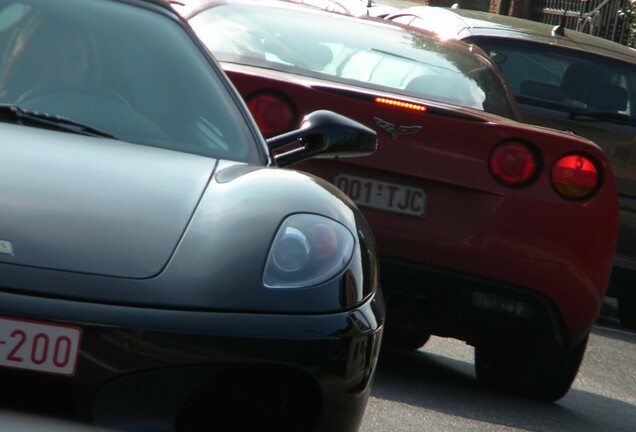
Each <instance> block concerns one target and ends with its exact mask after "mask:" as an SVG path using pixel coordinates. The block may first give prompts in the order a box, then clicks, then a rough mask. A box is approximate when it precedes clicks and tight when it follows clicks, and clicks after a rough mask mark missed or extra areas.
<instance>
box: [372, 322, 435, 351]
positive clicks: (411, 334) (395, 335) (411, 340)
mask: <svg viewBox="0 0 636 432" xmlns="http://www.w3.org/2000/svg"><path fill="white" fill-rule="evenodd" d="M430 338H431V335H430V334H426V333H420V332H416V331H409V330H391V329H389V328H388V327H387V329H386V330H385V332H384V336H383V337H382V343H383V344H384V345H386V346H388V347H391V348H399V349H404V350H409V351H416V350H418V349H420V348H422V347H423V346H424V345H425V344H426V342H428V340H429V339H430Z"/></svg>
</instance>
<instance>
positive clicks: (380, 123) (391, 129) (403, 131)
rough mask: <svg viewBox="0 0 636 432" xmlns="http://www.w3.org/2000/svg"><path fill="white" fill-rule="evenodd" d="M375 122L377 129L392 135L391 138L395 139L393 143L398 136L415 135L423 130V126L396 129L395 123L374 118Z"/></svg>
mask: <svg viewBox="0 0 636 432" xmlns="http://www.w3.org/2000/svg"><path fill="white" fill-rule="evenodd" d="M373 121H374V122H375V124H376V126H377V127H379V128H380V129H382V130H383V131H386V132H388V133H389V134H390V135H391V138H393V141H395V139H396V138H397V137H398V135H415V134H416V133H418V132H419V131H420V130H421V129H422V126H398V127H395V125H394V124H393V123H390V122H388V121H386V120H382V119H381V118H380V117H373Z"/></svg>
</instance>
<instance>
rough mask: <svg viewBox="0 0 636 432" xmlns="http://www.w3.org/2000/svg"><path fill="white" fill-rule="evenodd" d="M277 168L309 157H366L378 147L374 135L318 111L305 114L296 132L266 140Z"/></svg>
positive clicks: (349, 121)
mask: <svg viewBox="0 0 636 432" xmlns="http://www.w3.org/2000/svg"><path fill="white" fill-rule="evenodd" d="M267 145H268V147H269V149H270V150H271V151H272V153H273V154H274V159H275V160H276V163H277V164H278V165H279V166H288V165H291V164H293V163H296V162H300V161H302V160H305V159H309V158H311V157H316V156H320V157H335V156H338V157H352V156H367V155H370V154H372V153H373V152H375V150H376V148H377V146H378V138H377V134H376V133H375V131H374V130H373V129H370V128H368V127H366V126H364V125H363V124H361V123H358V122H356V121H354V120H351V119H350V118H348V117H345V116H342V115H340V114H336V113H334V112H332V111H326V110H319V111H314V112H312V113H311V114H308V115H306V116H305V118H304V119H303V121H302V123H301V125H300V128H299V129H297V130H294V131H291V132H287V133H284V134H282V135H278V136H276V137H273V138H270V139H268V140H267Z"/></svg>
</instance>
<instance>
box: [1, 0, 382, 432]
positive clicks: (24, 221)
mask: <svg viewBox="0 0 636 432" xmlns="http://www.w3.org/2000/svg"><path fill="white" fill-rule="evenodd" d="M0 59H1V63H0V134H1V136H2V144H1V148H2V153H1V154H2V166H3V168H2V170H0V202H1V203H2V205H1V206H0V382H2V388H3V391H2V392H0V409H11V410H27V411H30V412H35V413H38V414H46V415H51V416H54V417H66V418H70V419H74V420H80V421H82V422H88V423H93V424H95V425H98V426H100V427H105V428H113V429H117V430H124V431H140V430H144V431H147V430H153V431H184V432H196V431H203V430H206V431H207V430H215V431H234V430H236V431H250V430H257V431H260V432H264V431H276V432H281V431H303V432H306V431H329V432H334V431H354V430H357V429H358V426H359V423H360V421H361V418H362V416H363V413H364V409H365V406H366V402H367V399H368V395H369V390H370V383H371V381H372V377H373V373H374V370H375V366H376V361H377V356H378V350H379V346H380V340H381V335H382V329H383V321H384V303H383V300H382V297H381V293H380V291H379V288H378V277H377V276H378V275H377V260H376V252H375V245H374V240H373V236H372V234H371V231H370V230H369V228H368V226H367V224H366V222H365V221H364V219H363V218H362V217H361V214H360V213H359V211H358V209H357V207H356V206H355V204H353V202H352V201H350V200H349V199H348V198H347V197H346V196H345V195H344V194H343V193H342V192H340V191H339V190H338V189H336V188H335V187H334V186H332V185H330V184H329V183H327V182H325V181H322V180H320V179H318V178H315V177H312V176H309V175H306V174H303V173H300V172H296V171H293V170H288V169H284V168H282V167H284V166H286V165H289V164H291V163H293V162H296V161H298V160H302V159H305V158H308V157H311V156H315V155H321V156H322V157H329V156H338V157H341V156H355V155H363V154H369V153H371V152H373V151H374V150H375V147H376V136H375V133H374V132H373V131H371V130H370V129H368V128H366V127H364V126H362V125H360V124H358V123H356V122H353V121H351V120H349V119H347V118H345V117H342V116H339V115H336V114H334V113H331V112H328V111H317V112H314V113H312V114H310V115H308V116H307V117H306V118H305V120H304V122H303V125H302V127H301V129H299V130H295V131H292V132H289V133H286V134H285V135H282V136H278V137H274V138H271V139H269V140H268V141H267V142H266V141H265V140H264V139H263V138H262V136H261V134H260V132H259V130H258V128H257V126H256V124H255V123H254V121H253V119H252V118H251V116H250V114H249V112H248V110H247V109H246V107H245V105H244V104H243V102H242V101H241V99H240V97H239V96H238V94H237V93H236V91H235V90H234V87H233V86H232V85H231V84H230V83H229V81H228V79H227V77H226V76H225V74H224V73H223V72H222V71H221V69H220V68H219V66H218V64H217V63H216V61H215V60H214V58H212V57H211V56H210V54H209V53H208V51H207V50H206V49H205V48H204V47H203V46H202V45H201V44H200V42H198V40H197V39H196V37H195V36H194V34H193V32H192V31H191V29H190V27H189V26H188V24H187V23H185V22H184V21H183V20H182V19H181V18H179V17H178V16H177V14H176V13H174V11H173V10H172V9H171V8H170V7H169V6H168V5H167V4H164V3H162V2H160V1H141V0H121V1H118V0H56V1H51V0H5V1H3V2H2V4H1V5H0ZM184 65H187V66H188V67H184ZM0 422H1V420H0Z"/></svg>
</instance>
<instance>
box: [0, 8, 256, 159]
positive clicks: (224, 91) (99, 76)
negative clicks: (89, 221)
mask: <svg viewBox="0 0 636 432" xmlns="http://www.w3.org/2000/svg"><path fill="white" fill-rule="evenodd" d="M0 104H2V105H3V106H5V107H7V108H9V107H11V106H14V107H16V108H19V109H20V110H23V111H24V112H28V113H32V114H38V115H46V116H47V122H48V123H49V124H50V123H51V122H54V121H56V118H59V117H62V118H64V119H68V120H70V121H71V122H73V123H74V124H79V125H85V126H87V127H88V128H92V129H89V130H94V131H99V132H100V133H102V134H103V136H109V135H110V136H113V137H114V138H116V139H119V140H122V141H128V142H131V143H136V144H144V145H150V146H156V147H164V148H170V149H175V150H180V151H186V152H190V153H196V154H202V155H205V156H210V157H215V158H225V159H232V160H240V161H253V160H259V159H260V158H261V157H260V156H259V155H258V153H259V148H258V145H257V144H256V142H255V140H254V138H253V136H252V135H251V132H250V129H249V127H248V125H247V123H246V120H245V117H244V116H245V114H244V113H243V111H241V110H239V109H238V107H237V103H236V101H235V100H234V99H233V98H232V96H231V94H230V93H229V92H228V88H227V87H226V85H225V84H224V83H223V82H222V81H221V75H220V74H219V73H218V72H216V68H213V67H212V66H211V64H210V61H209V60H208V59H207V57H206V56H205V55H204V54H203V53H202V52H201V50H200V49H199V48H198V47H197V45H196V44H195V43H193V41H192V39H191V37H190V36H189V35H188V33H187V32H186V31H185V30H184V28H183V27H181V26H180V25H178V24H177V23H176V22H175V21H174V20H171V19H168V18H167V17H166V16H164V15H162V14H161V13H155V12H152V11H151V9H150V8H149V9H143V8H138V7H132V6H130V5H127V4H125V3H119V2H104V1H91V0H55V1H51V0H21V1H13V0H10V1H4V2H3V3H2V5H1V6H0ZM5 117H7V116H5ZM30 118H31V119H34V118H35V117H34V116H33V115H31V116H30ZM3 121H8V120H7V118H4V120H3ZM32 125H33V124H32Z"/></svg>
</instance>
